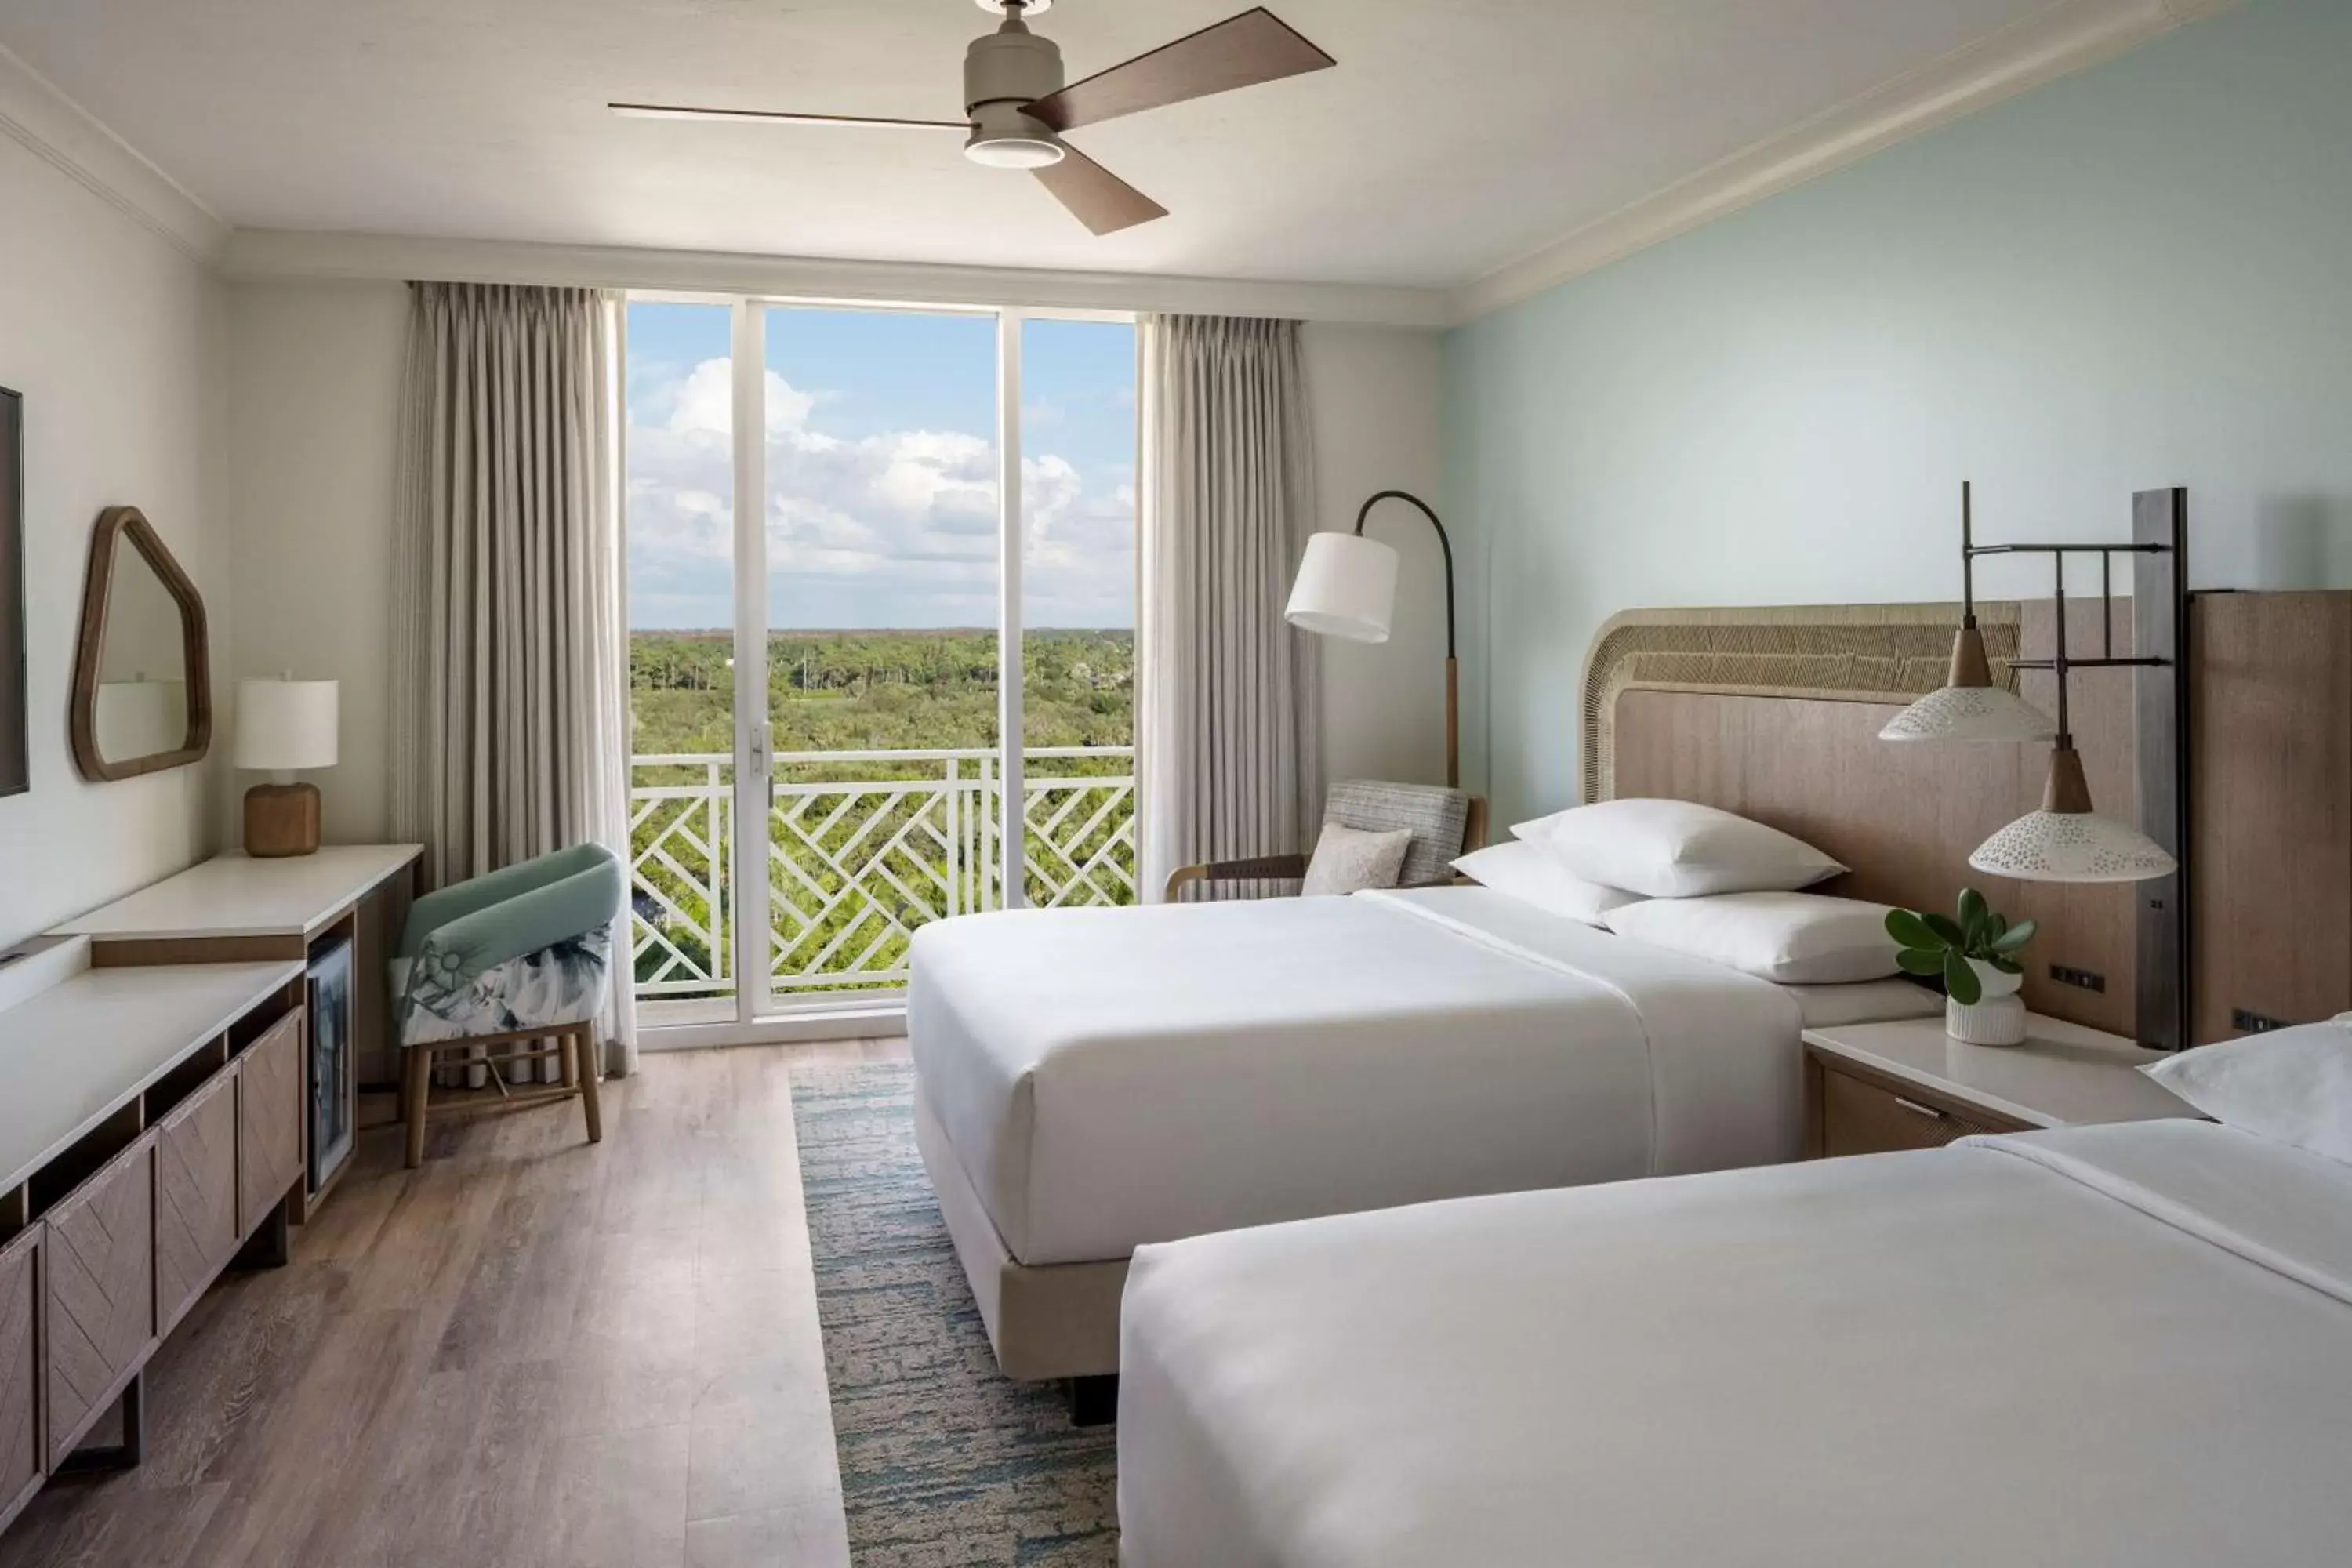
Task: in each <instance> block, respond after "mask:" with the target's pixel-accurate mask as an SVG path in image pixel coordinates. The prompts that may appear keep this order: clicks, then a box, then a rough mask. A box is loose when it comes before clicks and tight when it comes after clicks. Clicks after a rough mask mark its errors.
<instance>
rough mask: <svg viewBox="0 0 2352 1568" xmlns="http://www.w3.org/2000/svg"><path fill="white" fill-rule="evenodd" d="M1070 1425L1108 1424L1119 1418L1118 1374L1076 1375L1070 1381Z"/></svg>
mask: <svg viewBox="0 0 2352 1568" xmlns="http://www.w3.org/2000/svg"><path fill="white" fill-rule="evenodd" d="M1069 1391H1070V1425H1071V1426H1109V1425H1110V1424H1111V1423H1112V1422H1114V1421H1117V1420H1118V1373H1112V1374H1111V1375H1110V1376H1108V1377H1074V1378H1072V1379H1070V1382H1069Z"/></svg>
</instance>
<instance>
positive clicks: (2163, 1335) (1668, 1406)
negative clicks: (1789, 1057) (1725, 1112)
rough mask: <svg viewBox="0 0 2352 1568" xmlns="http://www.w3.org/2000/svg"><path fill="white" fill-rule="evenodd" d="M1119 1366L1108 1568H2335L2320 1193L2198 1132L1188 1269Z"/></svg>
mask: <svg viewBox="0 0 2352 1568" xmlns="http://www.w3.org/2000/svg"><path fill="white" fill-rule="evenodd" d="M1470 1281H1475V1282H1476V1283H1475V1289H1472V1288H1468V1287H1467V1282H1470ZM1125 1356H1126V1363H1125V1366H1124V1368H1123V1375H1122V1378H1121V1384H1120V1394H1119V1517H1120V1527H1121V1534H1122V1554H1121V1561H1122V1562H1123V1563H1127V1564H1129V1568H1176V1565H1183V1564H1195V1563H1218V1564H1220V1565H1221V1568H1310V1565H1311V1568H1339V1565H1342V1564H1345V1565H1347V1568H1404V1565H1407V1564H1412V1565H1415V1568H1419V1565H1423V1564H1428V1563H1479V1564H1481V1565H1482V1568H1515V1565H1519V1564H1538V1563H1541V1564H1587V1563H1589V1564H1595V1565H1601V1564H1605V1565H1607V1568H1648V1565H1656V1568H1667V1565H1673V1568H1685V1565H1688V1564H1699V1563H1741V1564H1752V1565H1757V1568H1775V1565H1779V1564H1788V1565H1790V1568H1797V1565H1800V1564H1802V1565H1804V1568H1823V1565H1830V1568H1836V1565H1841V1564H1854V1565H1857V1568H1858V1565H1862V1564H1870V1565H1873V1568H1875V1565H1878V1564H1884V1563H1923V1562H1954V1563H1958V1562H1968V1563H2053V1564H2060V1563H2063V1564H2067V1565H2070V1568H2095V1565H2106V1564H2113V1565H2116V1568H2124V1565H2126V1564H2128V1565H2130V1568H2191V1565H2196V1568H2202V1565H2204V1564H2208V1563H2232V1564H2239V1565H2252V1564H2281V1565H2284V1564H2310V1563H2326V1562H2342V1561H2344V1560H2345V1556H2346V1552H2347V1544H2346V1543H2347V1541H2352V1490H2347V1486H2346V1468H2345V1467H2346V1460H2347V1456H2348V1455H2352V1166H2347V1165H2345V1164H2343V1163H2337V1162H2336V1161H2333V1160H2329V1159H2326V1158H2323V1157H2321V1156H2319V1155H2316V1154H2313V1153H2310V1152H2305V1151H2303V1150H2299V1149H2295V1148H2292V1147H2289V1146H2287V1145H2285V1144H2282V1143H2274V1142H2265V1141H2263V1140H2261V1139H2257V1138H2254V1137H2252V1136H2250V1135H2248V1134H2246V1133H2244V1132H2240V1131H2232V1130H2231V1129H2228V1128H2225V1127H2219V1126H2214V1125H2211V1124H2210V1123H2203V1122H2192V1121H2159V1122H2142V1123H2131V1124H2125V1125H2118V1126H2111V1127H2096V1128H2084V1129H2078V1130H2070V1131H2061V1132H2050V1133H2037V1134H2032V1135H2029V1136H2021V1137H2012V1138H2000V1139H1987V1140H1973V1141H1970V1142H1968V1143H1963V1144H1959V1145H1955V1146H1953V1147H1951V1148H1949V1149H1945V1150H1938V1151H1935V1152H1922V1153H1915V1154H1893V1155H1883V1156H1876V1157H1873V1158H1869V1159H1861V1160H1839V1161H1824V1162H1819V1163H1811V1164H1804V1165H1795V1166H1788V1167H1783V1168H1780V1169H1777V1170H1769V1171H1748V1172H1738V1173H1726V1174H1721V1175H1712V1176H1699V1177H1693V1178H1689V1179H1687V1180H1681V1181H1667V1182H1643V1183H1631V1184H1620V1185H1615V1186H1610V1187H1603V1188H1588V1189H1584V1190H1581V1191H1576V1192H1551V1193H1528V1194H1514V1195H1509V1196H1502V1197H1492V1198H1482V1199H1475V1200H1470V1201H1465V1202H1458V1203H1446V1204H1436V1205H1423V1206H1420V1207H1416V1208H1412V1209H1404V1210H1398V1211H1394V1212H1391V1213H1387V1214H1376V1215H1349V1216H1345V1217H1341V1218H1336V1219H1327V1220H1318V1221H1313V1222H1309V1223H1307V1224H1301V1225H1287V1226H1271V1227H1266V1228H1264V1229H1259V1230H1253V1231H1244V1232H1237V1233H1234V1234H1231V1235H1226V1236H1216V1237H1202V1238H1198V1239H1195V1240H1192V1241H1186V1242H1181V1243H1179V1244H1176V1245H1174V1246H1170V1247H1150V1248H1146V1249H1144V1250H1143V1251H1141V1252H1139V1254H1138V1255H1137V1256H1136V1259H1135V1264H1134V1268H1133V1272H1132V1276H1131V1280H1130V1283H1129V1289H1128V1295H1127V1302H1126V1319H1125Z"/></svg>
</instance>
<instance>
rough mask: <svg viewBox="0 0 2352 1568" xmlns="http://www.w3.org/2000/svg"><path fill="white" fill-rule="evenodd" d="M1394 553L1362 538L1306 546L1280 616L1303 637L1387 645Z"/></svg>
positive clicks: (1334, 536)
mask: <svg viewBox="0 0 2352 1568" xmlns="http://www.w3.org/2000/svg"><path fill="white" fill-rule="evenodd" d="M1396 585H1397V552H1395V551H1394V550H1393V549H1391V547H1390V546H1388V545H1385V544H1382V543H1381V542H1380V541H1379V540H1377V539H1367V538H1365V537H1364V536H1363V535H1362V534H1360V533H1318V534H1316V535H1314V536H1313V537H1312V538H1310V539H1308V540H1307V555H1306V558H1305V559H1304V560H1302V561H1301V562H1300V563H1298V581H1297V583H1295V584H1292V585H1291V589H1290V604H1289V605H1288V607H1286V609H1285V610H1284V611H1283V616H1284V617H1285V618H1286V619H1287V620H1288V621H1289V622H1290V624H1291V625H1292V626H1297V627H1298V628H1299V629H1300V630H1301V631H1307V632H1313V633H1315V634H1316V635H1317V636H1318V637H1340V638H1343V639H1345V640H1346V641H1349V642H1386V641H1388V640H1389V626H1390V625H1391V620H1392V618H1393V617H1394V616H1395V614H1396Z"/></svg>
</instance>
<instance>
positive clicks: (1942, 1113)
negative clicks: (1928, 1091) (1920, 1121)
mask: <svg viewBox="0 0 2352 1568" xmlns="http://www.w3.org/2000/svg"><path fill="white" fill-rule="evenodd" d="M1889 1098H1890V1099H1892V1100H1894V1101H1895V1104H1897V1105H1899V1106H1901V1107H1902V1108H1903V1109H1904V1110H1907V1111H1909V1112H1911V1113H1912V1114H1913V1115H1914V1116H1924V1117H1926V1118H1927V1120H1928V1121H1945V1120H1946V1119H1948V1117H1949V1116H1950V1115H1951V1112H1949V1111H1948V1110H1937V1109H1936V1108H1935V1107H1934V1106H1932V1105H1922V1104H1920V1103H1919V1102H1918V1101H1917V1100H1906V1099H1904V1098H1903V1097H1902V1096H1901V1095H1899V1094H1897V1095H1892V1096H1890V1097H1889Z"/></svg>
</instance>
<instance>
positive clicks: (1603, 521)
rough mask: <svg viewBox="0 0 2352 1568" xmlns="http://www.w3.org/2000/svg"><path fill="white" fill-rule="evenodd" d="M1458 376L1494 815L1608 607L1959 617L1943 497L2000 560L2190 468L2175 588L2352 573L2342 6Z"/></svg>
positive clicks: (2115, 531) (2227, 38)
mask: <svg viewBox="0 0 2352 1568" xmlns="http://www.w3.org/2000/svg"><path fill="white" fill-rule="evenodd" d="M1445 376H1446V384H1445V445H1444V464H1445V492H1446V495H1447V499H1448V504H1449V507H1450V509H1451V515H1454V516H1456V517H1459V518H1460V519H1461V520H1462V521H1463V531H1464V532H1465V534H1466V535H1467V536H1468V538H1469V541H1470V553H1471V554H1472V555H1473V556H1474V557H1475V563H1474V565H1473V566H1472V568H1471V573H1470V574H1471V576H1472V578H1473V579H1474V584H1475V585H1474V588H1473V592H1472V593H1471V595H1469V596H1468V603H1467V605H1466V607H1465V628H1467V627H1477V628H1480V632H1481V633H1482V634H1483V647H1482V648H1481V649H1480V652H1481V655H1482V657H1478V658H1476V659H1475V664H1474V665H1473V668H1472V670H1471V672H1470V685H1471V691H1470V694H1469V698H1468V700H1467V703H1466V706H1468V707H1469V708H1470V710H1471V713H1470V724H1469V726H1468V728H1469V738H1468V742H1467V750H1468V754H1470V755H1471V756H1473V757H1475V758H1482V759H1483V761H1484V763H1485V764H1486V785H1487V788H1488V790H1489V793H1490V794H1491V795H1493V796H1494V798H1495V802H1496V808H1497V812H1498V816H1499V820H1500V821H1502V822H1509V821H1511V820H1513V819H1514V818H1516V817H1517V816H1523V815H1526V814H1529V813H1532V812H1534V811H1537V810H1538V809H1552V808H1556V807H1559V806H1560V805H1569V804H1572V803H1573V802H1574V800H1575V799H1576V795H1577V755H1578V745H1579V736H1578V733H1577V731H1578V721H1577V693H1578V689H1579V683H1580V679H1581V675H1582V670H1583V661H1584V657H1585V652H1586V649H1587V647H1588V646H1589V645H1590V643H1591V639H1592V637H1593V634H1594V632H1595V631H1596V630H1597V629H1598V628H1599V626H1601V623H1602V622H1603V621H1604V620H1606V619H1607V618H1608V617H1609V616H1611V615H1612V614H1614V613H1616V612H1618V611H1620V610H1624V609H1632V608H1640V607H1656V606H1667V605H1765V604H1829V603H1853V602H1879V601H1904V600H1944V599H1956V598H1957V597H1958V594H1959V568H1958V526H1959V524H1958V494H1959V485H1960V481H1961V480H1962V479H1974V480H1975V481H1976V482H1977V499H1978V509H1977V517H1978V526H1979V537H1980V538H1982V539H1985V540H1988V541H1992V540H1999V539H2001V538H2004V537H2010V538H2038V539H2050V538H2053V537H2056V536H2058V535H2061V534H2063V535H2067V536H2073V537H2086V538H2091V539H2106V538H2126V537H2128V536H2129V533H2130V528H2131V523H2130V503H2131V496H2132V492H2133V491H2135V490H2137V489H2150V488H2155V487H2159V486H2165V485H2173V484H2179V485H2186V486H2188V487H2189V490H2190V509H2191V525H2190V526H2191V530H2192V533H2191V580H2192V582H2193V583H2194V584H2197V585H2198V586H2200V587H2221V586H2230V587H2248V588H2252V587H2298V586H2330V587H2334V586H2346V585H2352V3H2347V0H2252V3H2251V4H2250V5H2247V6H2246V7H2245V8H2243V9H2242V10H2238V11H2233V12H2230V13H2225V14H2224V15H2222V16H2219V17H2217V18H2214V19H2211V20H2209V21H2206V22H2202V23H2200V24H2198V25H2196V26H2192V27H2189V28H2186V29H2183V30H2182V31H2180V32H2178V33H2175V34H2171V35H2169V36H2168V37H2165V38H2163V39H2161V40H2159V41H2158V42H2157V43H2154V44H2151V45H2149V46H2147V47H2144V48H2142V49H2140V50H2138V51H2137V52H2136V53H2134V54H2131V55H2128V56H2126V57H2124V58H2120V59H2117V60H2115V61H2112V62H2110V63H2108V64H2106V65H2105V66H2102V67H2099V68H2095V69H2094V70H2090V71H2086V72H2084V73H2082V74H2080V75H2077V76H2074V77H2071V78H2068V79H2063V80H2061V81H2058V82H2056V83H2053V84H2052V85H2050V86H2048V87H2045V88H2042V89H2039V90H2037V91H2034V92H2032V93H2030V94H2028V95H2026V96H2024V97H2021V98H2018V99H2015V100H2011V101H2009V102H2007V103H2003V104H2000V105H1997V106H1995V107H1993V108H1991V109H1990V110H1986V111H1984V112H1983V113H1981V114H1979V115H1977V116H1975V117H1974V118H1972V119H1969V120H1967V121H1961V122H1959V123H1958V124H1955V125H1952V126H1948V127H1946V128H1944V129H1942V130H1940V131H1937V132H1933V133H1931V134H1929V135H1927V136H1925V137H1922V138H1920V139H1918V140H1916V141H1914V142H1906V143H1904V144H1903V145H1901V146H1898V147H1895V148H1894V149H1891V150H1889V151H1887V152H1885V153H1880V154H1878V155H1877V156H1875V157H1874V158H1871V159H1869V160H1868V161H1866V162H1864V163H1860V164H1856V165H1854V166H1853V167H1852V168H1849V169H1846V170H1843V171H1841V172H1839V173H1837V174H1832V175H1830V176H1828V177H1825V178H1823V179H1822V180H1819V181H1817V182H1814V183H1812V184H1808V185H1806V186H1803V187H1801V188H1800V189H1798V190H1795V191H1792V192H1790V193H1788V194H1786V195H1781V196H1779V197H1776V198H1774V199H1772V200H1770V201H1769V202H1766V203H1763V204H1760V205H1757V206H1754V207H1750V208H1748V209H1746V210H1744V211H1742V212H1738V213H1736V214H1733V215H1732V216H1727V217H1726V218H1723V219H1721V220H1719V221H1717V222H1716V223H1714V224H1712V225H1709V226H1706V227H1705V228H1702V229H1699V230H1696V231H1694V232H1693V233H1691V234H1688V235H1685V236H1684V237H1680V238H1678V239H1675V240H1673V241H1670V242H1668V243H1667V244H1664V245H1662V246H1659V247H1654V248H1653V249H1650V250H1647V251H1644V252H1643V253H1641V254H1639V255H1636V256H1633V257H1632V258H1627V259H1625V260H1623V261H1621V262H1618V263H1616V264H1614V265H1613V266H1611V267H1609V268H1604V269H1602V270H1601V271H1599V272H1597V273H1594V274H1592V275H1591V276H1589V277H1586V278H1582V279H1577V280H1575V281H1573V282H1570V283H1568V284H1564V285H1562V286H1561V287H1559V288H1558V289H1553V290H1551V291H1549V292H1548V293H1546V294H1543V295H1541V296H1539V297H1538V298H1537V299H1535V300H1529V301H1528V302H1526V303H1524V304H1521V305H1518V306H1515V307H1513V308H1511V309H1508V310H1502V311H1498V312H1496V313H1495V314H1493V315H1490V316H1487V317H1485V318H1483V319H1481V320H1479V321H1475V322H1474V323H1472V324H1470V325H1468V326H1465V327H1463V328H1461V329H1458V330H1457V331H1454V332H1453V333H1451V334H1450V335H1449V337H1448V340H1447V343H1446V358H1445ZM2000 564H2008V563H2000ZM2082 570H2083V572H2084V577H2083V579H2082V580H2081V581H2080V582H2079V583H2078V584H2075V585H2076V586H2079V587H2082V588H2085V589H2092V590H2094V591H2095V583H2094V582H2093V581H2092V578H2093V576H2094V573H2093V570H2092V569H2091V568H2090V567H2088V565H2087V564H2086V565H2085V566H2084V568H2083V569H2082ZM1980 591H1981V592H1984V593H1986V594H1988V595H1993V596H2022V595H2028V594H2046V593H2047V592H2048V571H2047V567H2046V566H2043V567H2041V568H2038V569H2036V571H2035V572H2034V573H2033V574H2032V575H2029V576H2016V575H2005V574H1988V576H1987V578H1986V580H1984V581H1983V582H1982V583H1981V584H1980Z"/></svg>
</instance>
